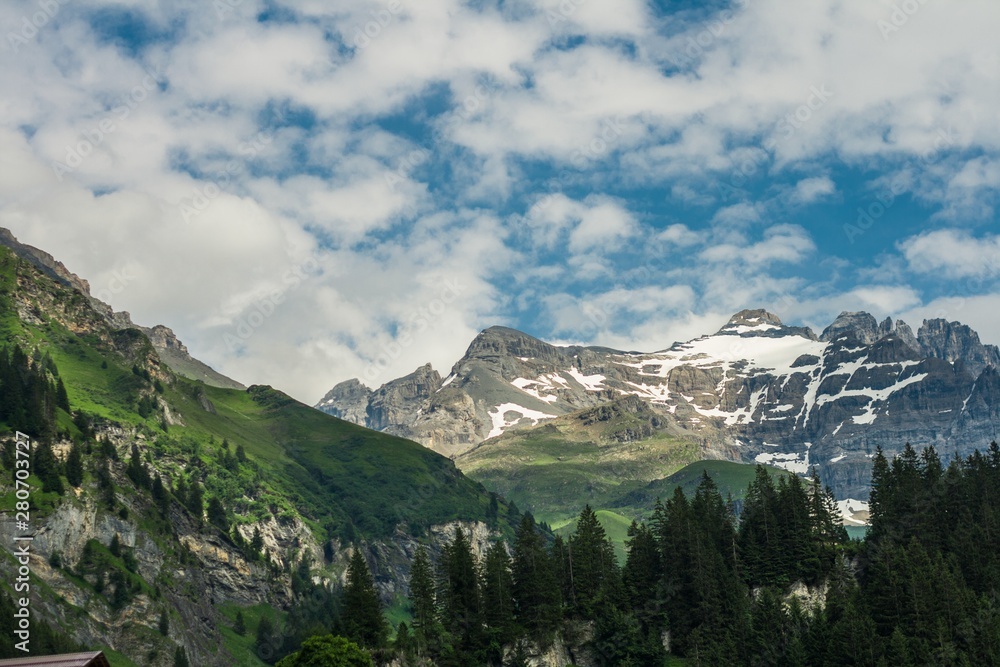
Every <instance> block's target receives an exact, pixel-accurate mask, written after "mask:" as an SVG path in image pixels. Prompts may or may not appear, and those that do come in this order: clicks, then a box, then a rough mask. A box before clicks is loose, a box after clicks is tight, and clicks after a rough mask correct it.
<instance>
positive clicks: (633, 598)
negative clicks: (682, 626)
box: [622, 521, 663, 632]
mask: <svg viewBox="0 0 1000 667" xmlns="http://www.w3.org/2000/svg"><path fill="white" fill-rule="evenodd" d="M628 537H629V539H628V540H627V542H626V546H627V547H628V556H627V557H626V559H625V567H624V568H623V570H622V579H623V582H624V585H625V592H626V595H627V596H628V600H629V603H630V606H631V608H632V609H635V610H636V616H637V618H638V620H639V622H640V623H642V625H643V628H644V629H645V630H646V631H647V632H648V631H650V630H654V629H658V628H659V626H660V624H661V623H662V622H663V611H662V609H661V606H662V605H661V600H660V599H659V593H660V579H661V578H662V577H663V566H662V561H661V559H660V550H659V547H658V546H657V544H656V537H655V536H654V535H653V531H652V530H651V529H650V528H649V526H647V525H646V524H638V523H636V522H635V521H633V522H632V525H631V526H629V529H628Z"/></svg>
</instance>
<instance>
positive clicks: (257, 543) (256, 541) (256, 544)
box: [250, 526, 264, 556]
mask: <svg viewBox="0 0 1000 667" xmlns="http://www.w3.org/2000/svg"><path fill="white" fill-rule="evenodd" d="M263 550H264V536H263V535H261V534H260V526H254V527H253V535H252V536H251V537H250V551H251V552H253V554H254V555H255V556H259V555H260V554H261V552H262V551H263Z"/></svg>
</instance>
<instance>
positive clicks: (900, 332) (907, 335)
mask: <svg viewBox="0 0 1000 667" xmlns="http://www.w3.org/2000/svg"><path fill="white" fill-rule="evenodd" d="M895 334H896V336H898V337H899V339H900V340H901V341H903V342H904V343H906V344H907V345H908V346H910V347H911V348H913V349H914V350H916V351H917V352H919V351H920V343H919V342H918V341H917V337H916V335H914V333H913V329H911V328H910V325H909V324H907V323H906V322H904V321H903V320H896V331H895Z"/></svg>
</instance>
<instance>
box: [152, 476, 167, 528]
mask: <svg viewBox="0 0 1000 667" xmlns="http://www.w3.org/2000/svg"><path fill="white" fill-rule="evenodd" d="M153 500H155V501H156V507H157V509H158V510H160V516H163V517H166V516H167V515H168V514H169V512H170V496H169V495H167V488H166V487H165V486H164V485H163V478H161V477H160V473H156V476H155V477H153Z"/></svg>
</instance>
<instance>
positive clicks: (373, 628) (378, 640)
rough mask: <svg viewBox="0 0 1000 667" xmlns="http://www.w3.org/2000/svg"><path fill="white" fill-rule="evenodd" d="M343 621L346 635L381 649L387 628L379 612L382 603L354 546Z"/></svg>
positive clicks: (348, 573) (345, 595)
mask: <svg viewBox="0 0 1000 667" xmlns="http://www.w3.org/2000/svg"><path fill="white" fill-rule="evenodd" d="M341 622H342V624H343V627H344V634H345V636H346V637H347V638H348V639H350V640H351V641H354V642H357V643H358V644H359V645H361V646H363V647H365V648H372V649H375V648H382V647H383V646H385V644H386V640H387V638H388V634H389V630H388V627H387V623H386V620H385V617H384V616H383V615H382V603H381V601H380V600H379V596H378V591H377V590H375V580H374V579H372V575H371V572H370V571H369V569H368V564H367V563H366V562H365V558H364V556H362V555H361V550H360V549H357V548H355V549H354V553H353V554H351V561H350V563H349V564H348V566H347V585H346V586H345V587H344V604H343V614H342V621H341Z"/></svg>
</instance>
